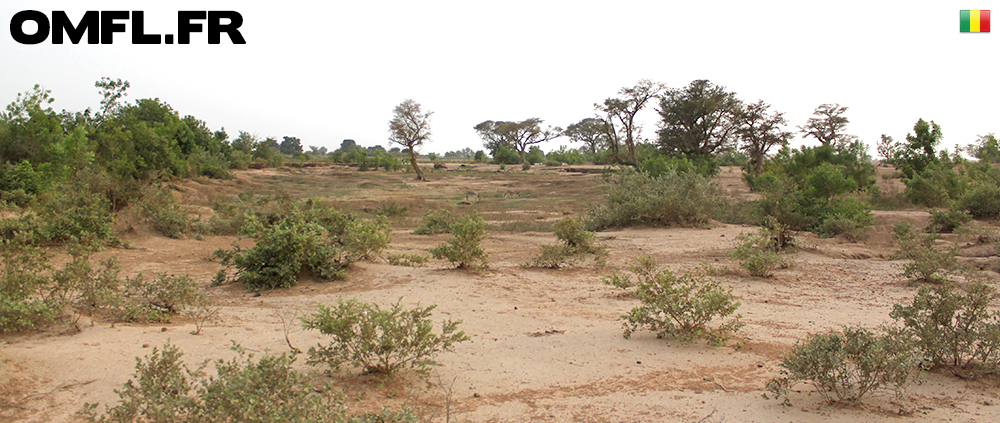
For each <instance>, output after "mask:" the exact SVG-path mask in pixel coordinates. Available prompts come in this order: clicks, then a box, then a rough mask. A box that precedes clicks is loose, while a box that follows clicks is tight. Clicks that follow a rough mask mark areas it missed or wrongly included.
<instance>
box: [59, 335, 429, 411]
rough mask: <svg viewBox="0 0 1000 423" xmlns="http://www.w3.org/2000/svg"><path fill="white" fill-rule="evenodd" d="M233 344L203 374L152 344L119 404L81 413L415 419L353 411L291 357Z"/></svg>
mask: <svg viewBox="0 0 1000 423" xmlns="http://www.w3.org/2000/svg"><path fill="white" fill-rule="evenodd" d="M234 349H235V350H236V351H237V357H236V358H233V359H232V360H229V361H225V360H216V361H215V369H216V372H215V373H216V375H215V376H206V375H205V374H204V373H203V372H202V371H201V368H198V369H195V370H191V369H190V368H188V367H187V366H186V365H185V364H184V363H183V362H182V361H181V357H182V356H183V353H182V352H181V351H180V350H179V349H178V348H177V347H175V346H173V345H170V344H166V345H164V346H163V347H162V348H155V347H154V348H153V352H152V353H151V354H150V356H148V357H146V359H145V360H142V359H139V358H136V365H135V374H134V378H135V379H134V380H129V381H128V382H126V383H125V384H124V385H123V386H122V388H121V389H119V390H115V393H116V394H118V398H119V403H118V404H117V405H115V406H113V407H106V408H105V410H104V412H103V413H100V412H98V407H99V406H100V404H85V405H84V407H83V409H82V410H80V412H79V413H78V414H79V415H80V417H82V418H83V419H84V420H86V421H89V422H102V423H103V422H122V423H125V422H137V421H142V422H162V423H167V422H191V423H194V422H205V423H214V422H218V423H223V422H290V423H307V422H308V423H312V422H345V423H362V422H371V421H378V422H399V423H415V422H417V418H416V416H415V415H413V413H412V412H410V411H408V410H405V409H403V410H400V411H399V412H391V411H388V410H384V411H383V412H382V413H381V414H366V415H357V416H354V415H350V414H349V413H348V412H347V408H346V407H345V406H344V404H343V402H342V400H341V398H340V397H339V396H337V395H335V394H333V393H332V392H331V389H328V388H327V389H324V390H322V391H318V390H316V389H315V388H313V386H312V384H311V383H309V380H308V378H307V376H306V375H303V374H302V373H299V372H297V371H295V370H294V369H292V364H293V363H294V362H295V357H294V356H288V355H285V354H282V355H278V356H274V355H265V356H263V357H261V358H260V359H259V360H255V359H254V356H253V354H249V353H247V352H246V351H245V350H243V349H242V348H240V347H238V346H236V347H234ZM206 364H207V363H206ZM317 392H319V393H317Z"/></svg>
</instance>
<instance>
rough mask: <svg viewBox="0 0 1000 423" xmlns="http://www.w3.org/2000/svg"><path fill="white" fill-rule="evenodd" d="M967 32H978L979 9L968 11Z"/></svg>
mask: <svg viewBox="0 0 1000 423" xmlns="http://www.w3.org/2000/svg"><path fill="white" fill-rule="evenodd" d="M969 15H970V16H969V21H970V22H969V32H979V11H978V10H970V11H969Z"/></svg>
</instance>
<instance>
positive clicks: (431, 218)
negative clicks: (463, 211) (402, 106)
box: [413, 210, 457, 235]
mask: <svg viewBox="0 0 1000 423" xmlns="http://www.w3.org/2000/svg"><path fill="white" fill-rule="evenodd" d="M423 217H424V223H422V224H421V225H420V226H418V227H417V228H416V229H414V230H413V233H414V234H417V235H434V234H445V233H448V232H450V231H451V224H452V223H455V220H456V219H457V218H456V216H455V215H454V214H453V213H452V212H451V211H449V210H430V211H428V212H427V213H424V216H423Z"/></svg>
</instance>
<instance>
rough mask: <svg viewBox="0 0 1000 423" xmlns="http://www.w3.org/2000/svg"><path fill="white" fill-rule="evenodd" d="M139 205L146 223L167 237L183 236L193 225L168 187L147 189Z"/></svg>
mask: <svg viewBox="0 0 1000 423" xmlns="http://www.w3.org/2000/svg"><path fill="white" fill-rule="evenodd" d="M138 205H139V210H140V212H141V213H142V216H143V217H144V218H145V220H146V223H148V224H149V226H150V227H152V228H153V230H155V231H157V232H159V233H161V234H163V235H164V236H166V237H169V238H181V237H183V236H184V234H185V233H187V232H188V229H189V228H190V226H191V224H190V222H189V221H188V218H187V213H185V212H184V211H183V210H181V207H180V206H179V205H178V204H177V202H176V201H175V200H174V196H173V195H172V194H171V193H170V191H169V190H168V188H167V187H163V186H160V187H151V188H149V189H147V190H146V192H145V194H144V195H143V197H142V199H141V200H139V202H138Z"/></svg>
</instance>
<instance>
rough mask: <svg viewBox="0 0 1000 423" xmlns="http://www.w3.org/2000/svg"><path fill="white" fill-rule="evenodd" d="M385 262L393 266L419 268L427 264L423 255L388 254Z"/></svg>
mask: <svg viewBox="0 0 1000 423" xmlns="http://www.w3.org/2000/svg"><path fill="white" fill-rule="evenodd" d="M386 261H388V262H389V264H391V265H393V266H407V267H420V266H423V265H424V264H425V263H427V256H425V255H423V254H389V255H388V256H386Z"/></svg>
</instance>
